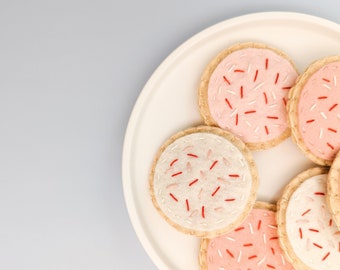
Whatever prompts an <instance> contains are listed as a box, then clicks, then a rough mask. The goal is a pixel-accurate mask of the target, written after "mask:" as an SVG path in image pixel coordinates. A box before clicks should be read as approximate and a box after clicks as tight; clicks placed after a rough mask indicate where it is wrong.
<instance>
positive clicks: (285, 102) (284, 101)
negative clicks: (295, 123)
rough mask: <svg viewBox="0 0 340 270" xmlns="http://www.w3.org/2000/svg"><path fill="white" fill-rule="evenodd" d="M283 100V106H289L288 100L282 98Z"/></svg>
mask: <svg viewBox="0 0 340 270" xmlns="http://www.w3.org/2000/svg"><path fill="white" fill-rule="evenodd" d="M282 100H283V104H284V105H285V106H287V100H286V99H285V98H282Z"/></svg>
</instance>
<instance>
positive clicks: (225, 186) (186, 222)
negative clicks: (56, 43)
mask: <svg viewBox="0 0 340 270" xmlns="http://www.w3.org/2000/svg"><path fill="white" fill-rule="evenodd" d="M210 130H214V128H211V129H210ZM251 171H252V169H251V168H250V165H249V163H248V160H247V159H246V158H245V156H244V155H243V153H242V152H241V151H240V150H239V149H238V148H237V147H236V146H235V145H234V144H233V143H232V142H230V141H228V140H227V139H226V138H224V137H222V136H219V135H217V134H214V133H211V132H193V133H190V134H185V135H184V136H181V137H179V138H177V139H176V140H174V141H173V142H172V143H170V144H169V145H167V146H166V147H165V148H164V149H163V151H162V153H161V154H160V156H159V158H158V160H157V162H156V165H155V167H154V173H153V176H152V181H151V186H152V187H151V189H152V192H153V195H154V202H155V204H156V205H157V207H159V209H160V210H161V212H162V213H163V214H164V215H165V216H166V218H167V219H168V221H170V223H172V225H174V224H175V227H176V226H179V227H181V228H184V231H186V232H190V231H194V233H195V232H196V233H197V234H198V235H200V234H203V235H205V232H208V233H209V232H214V231H219V230H223V229H224V228H226V227H228V226H229V225H230V224H233V223H234V222H235V221H237V220H239V219H240V218H241V216H242V215H243V213H244V212H245V211H250V206H251V205H252V203H253V201H254V200H255V198H251V199H250V197H251V194H252V192H253V189H254V187H255V186H256V185H255V184H254V182H255V181H254V182H253V176H252V173H251ZM254 178H255V179H256V175H255V176H254ZM253 197H255V196H253ZM247 209H248V210H247ZM239 222H241V221H239ZM234 226H236V225H234Z"/></svg>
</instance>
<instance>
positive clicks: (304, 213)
mask: <svg viewBox="0 0 340 270" xmlns="http://www.w3.org/2000/svg"><path fill="white" fill-rule="evenodd" d="M310 211H311V209H308V210H307V211H305V212H303V213H302V215H301V216H304V215H306V214H307V213H309V212H310Z"/></svg>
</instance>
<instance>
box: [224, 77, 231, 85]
mask: <svg viewBox="0 0 340 270" xmlns="http://www.w3.org/2000/svg"><path fill="white" fill-rule="evenodd" d="M223 79H224V81H225V82H226V83H227V84H229V85H230V84H231V83H230V82H229V80H228V79H227V77H226V76H223Z"/></svg>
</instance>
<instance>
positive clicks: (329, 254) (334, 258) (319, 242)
mask: <svg viewBox="0 0 340 270" xmlns="http://www.w3.org/2000/svg"><path fill="white" fill-rule="evenodd" d="M326 179H327V175H326V174H322V175H317V176H314V177H311V178H309V179H307V180H305V181H304V182H303V183H302V184H301V185H300V186H299V187H298V188H297V190H296V191H295V192H294V193H293V194H292V196H291V199H290V200H289V203H288V207H287V212H286V222H287V223H286V230H287V235H288V239H289V241H290V243H291V245H292V248H293V250H294V253H295V254H296V255H297V257H299V258H300V260H301V261H302V262H303V263H304V264H305V265H307V266H308V267H310V268H311V269H317V270H320V269H327V270H338V269H340V233H339V231H338V230H337V228H336V225H335V223H334V222H333V220H332V218H331V215H330V212H329V211H328V208H327V205H326V199H325V193H326Z"/></svg>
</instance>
